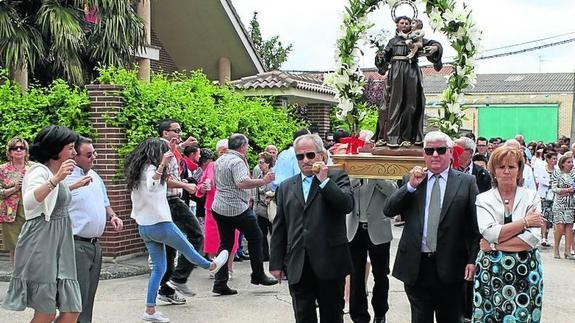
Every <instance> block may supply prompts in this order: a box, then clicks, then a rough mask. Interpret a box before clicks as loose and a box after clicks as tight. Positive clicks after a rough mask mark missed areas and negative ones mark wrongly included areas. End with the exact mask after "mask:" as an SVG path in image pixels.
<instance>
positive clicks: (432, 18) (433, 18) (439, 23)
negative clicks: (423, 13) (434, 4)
mask: <svg viewBox="0 0 575 323" xmlns="http://www.w3.org/2000/svg"><path fill="white" fill-rule="evenodd" d="M429 23H430V24H431V27H433V29H441V28H442V27H443V25H444V23H443V19H442V18H441V13H440V12H439V10H438V9H437V8H433V9H431V13H430V14H429Z"/></svg>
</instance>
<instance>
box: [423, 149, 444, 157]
mask: <svg viewBox="0 0 575 323" xmlns="http://www.w3.org/2000/svg"><path fill="white" fill-rule="evenodd" d="M447 149H449V148H447V147H433V148H432V147H428V148H423V151H424V152H425V154H426V155H427V156H431V155H433V153H434V152H436V151H437V154H438V155H444V154H445V153H446V152H447Z"/></svg>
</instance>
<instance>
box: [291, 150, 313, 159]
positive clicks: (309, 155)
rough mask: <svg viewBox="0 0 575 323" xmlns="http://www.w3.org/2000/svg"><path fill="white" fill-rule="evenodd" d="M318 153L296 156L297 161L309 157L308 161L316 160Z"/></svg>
mask: <svg viewBox="0 0 575 323" xmlns="http://www.w3.org/2000/svg"><path fill="white" fill-rule="evenodd" d="M315 155H316V153H315V152H313V151H310V152H309V153H305V154H296V155H295V158H296V159H297V160H303V158H304V157H307V159H310V160H311V159H314V158H315Z"/></svg>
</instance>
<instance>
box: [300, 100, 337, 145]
mask: <svg viewBox="0 0 575 323" xmlns="http://www.w3.org/2000/svg"><path fill="white" fill-rule="evenodd" d="M306 107H307V118H308V119H309V121H310V123H311V124H315V125H317V126H318V127H319V135H320V137H322V138H325V134H326V133H327V132H329V131H330V126H331V125H330V120H329V116H330V111H331V105H330V104H323V103H310V104H308V105H307V106H306Z"/></svg>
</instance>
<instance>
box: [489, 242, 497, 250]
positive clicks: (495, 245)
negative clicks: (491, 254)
mask: <svg viewBox="0 0 575 323" xmlns="http://www.w3.org/2000/svg"><path fill="white" fill-rule="evenodd" d="M489 247H490V248H491V251H495V250H497V244H496V243H495V242H492V243H490V244H489Z"/></svg>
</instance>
